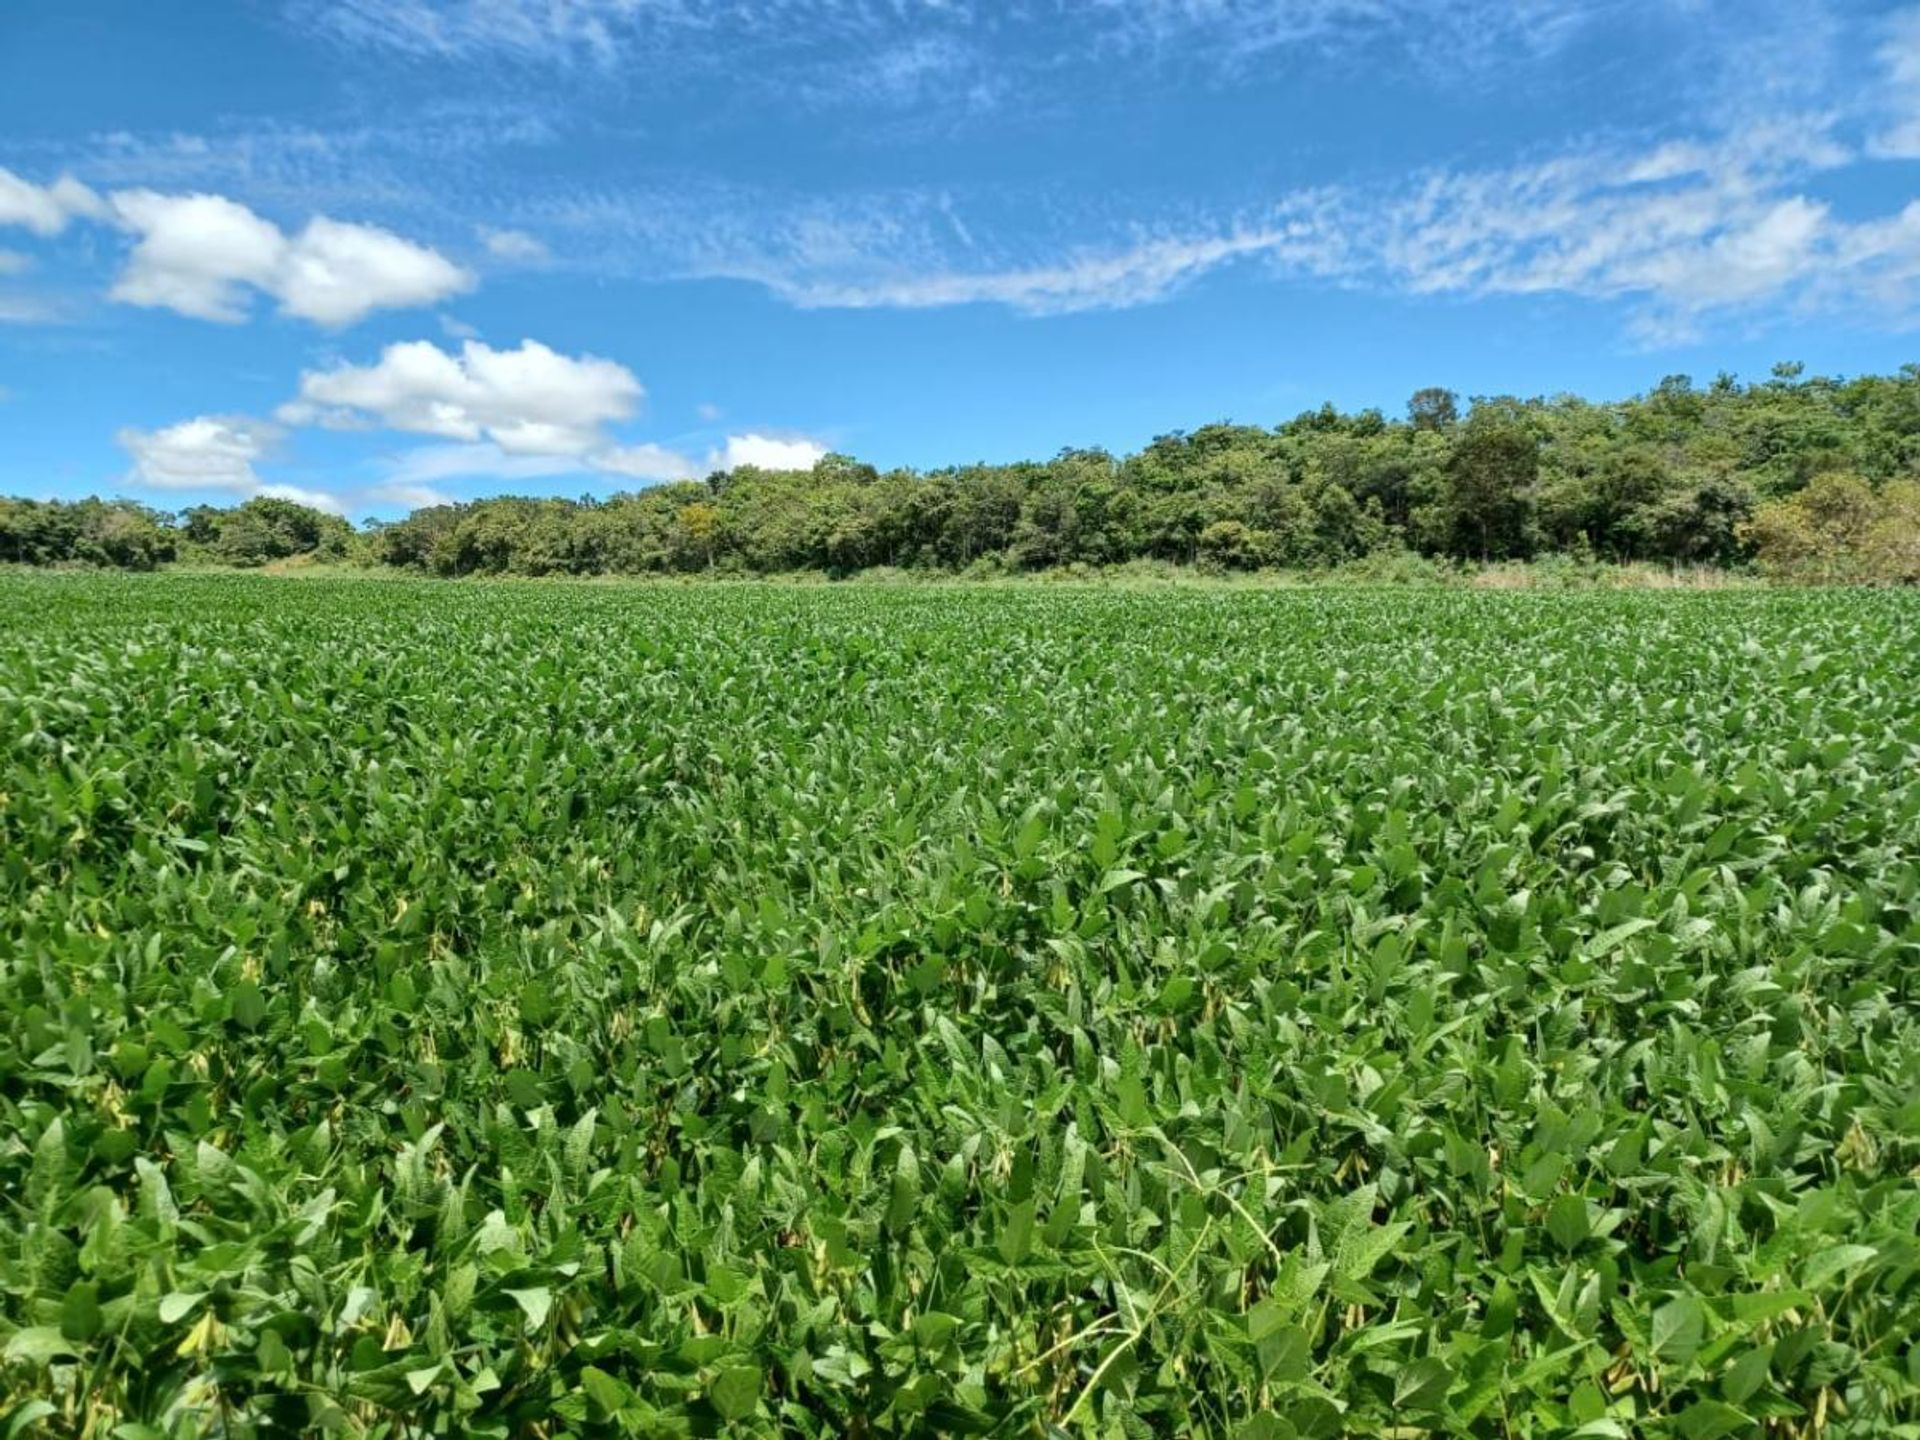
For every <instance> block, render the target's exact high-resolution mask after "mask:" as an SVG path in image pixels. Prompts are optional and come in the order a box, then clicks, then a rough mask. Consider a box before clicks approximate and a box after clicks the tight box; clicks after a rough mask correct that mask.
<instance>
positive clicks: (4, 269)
mask: <svg viewBox="0 0 1920 1440" xmlns="http://www.w3.org/2000/svg"><path fill="white" fill-rule="evenodd" d="M32 268H33V257H32V256H31V255H22V254H21V253H20V252H19V251H18V250H0V275H24V274H26V273H27V271H29V270H31V269H32Z"/></svg>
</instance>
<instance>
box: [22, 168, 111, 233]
mask: <svg viewBox="0 0 1920 1440" xmlns="http://www.w3.org/2000/svg"><path fill="white" fill-rule="evenodd" d="M104 213H105V207H104V206H103V205H102V203H101V200H100V197H99V196H98V195H96V194H94V193H93V191H91V190H89V189H88V188H87V187H86V186H85V185H82V184H81V183H80V182H79V181H78V180H75V179H74V178H73V177H72V176H71V175H62V176H61V177H60V178H59V179H58V180H56V181H54V182H53V184H51V185H36V184H34V183H33V182H32V181H30V180H23V179H22V178H21V177H20V176H18V175H16V174H14V173H13V172H12V171H11V170H8V169H5V168H4V167H0V225H22V226H25V227H26V228H27V229H29V230H31V231H33V233H34V234H36V235H58V234H59V233H60V232H61V231H62V230H64V229H66V228H67V222H68V221H69V220H73V219H75V218H89V219H97V218H99V217H101V216H102V215H103V214H104Z"/></svg>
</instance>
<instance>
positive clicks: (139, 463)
mask: <svg viewBox="0 0 1920 1440" xmlns="http://www.w3.org/2000/svg"><path fill="white" fill-rule="evenodd" d="M115 438H116V439H117V440H118V441H119V442H120V445H121V447H122V448H123V449H125V450H126V452H127V453H128V454H129V455H130V456H132V457H133V471H132V473H131V475H130V476H129V477H128V478H129V479H131V480H132V481H133V482H134V483H136V484H140V485H146V486H150V487H152V488H153V489H155V490H231V491H236V492H238V493H240V494H243V495H254V494H259V493H261V483H260V477H259V475H258V474H256V473H255V472H254V468H253V466H254V462H255V461H257V460H259V459H260V458H261V457H262V456H263V455H265V454H266V453H267V452H268V451H269V450H270V449H271V448H272V446H273V444H274V442H275V441H276V440H277V439H278V438H279V431H278V430H277V429H276V428H275V427H273V426H271V425H268V424H265V423H264V422H262V421H259V420H252V419H249V418H247V417H246V416H243V415H197V416H195V417H194V418H193V419H191V420H182V421H181V422H180V423H179V424H177V425H168V426H166V427H164V428H163V429H159V430H135V429H132V428H128V429H124V430H122V431H120V433H119V434H118V435H117V436H116V437H115Z"/></svg>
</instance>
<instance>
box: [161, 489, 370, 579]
mask: <svg viewBox="0 0 1920 1440" xmlns="http://www.w3.org/2000/svg"><path fill="white" fill-rule="evenodd" d="M186 529H187V535H188V538H189V539H191V540H193V541H194V542H196V543H197V544H200V545H203V546H205V547H206V553H207V555H208V556H209V557H210V558H213V559H215V560H219V561H223V562H224V563H226V564H228V565H236V566H240V567H242V568H245V567H250V566H255V565H265V564H266V563H267V562H268V561H271V560H285V559H287V558H289V557H291V556H295V555H312V556H316V557H318V558H322V559H335V560H337V559H340V558H342V557H344V556H345V555H346V553H347V543H348V541H349V540H350V539H351V537H352V535H353V527H352V526H351V525H349V524H348V523H347V522H346V521H345V520H343V519H341V518H340V517H339V516H338V515H329V514H327V513H326V512H325V511H324V510H316V509H314V508H313V507H312V506H310V505H301V504H297V503H296V502H294V501H292V500H281V499H276V498H274V497H272V496H266V495H259V496H255V497H254V498H253V499H251V500H248V501H245V502H243V503H242V504H239V505H236V506H234V507H233V508H232V509H230V510H221V509H217V508H215V507H213V506H210V505H202V506H196V507H195V508H194V509H192V510H190V511H188V512H187V526H186Z"/></svg>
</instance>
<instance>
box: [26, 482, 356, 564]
mask: <svg viewBox="0 0 1920 1440" xmlns="http://www.w3.org/2000/svg"><path fill="white" fill-rule="evenodd" d="M353 538H354V530H353V526H351V525H350V524H348V523H347V522H346V521H345V520H342V519H341V518H340V517H339V516H337V515H329V514H327V513H326V512H324V511H321V510H315V509H313V508H312V507H311V506H307V505H300V504H296V503H295V502H293V501H291V500H279V499H274V498H272V497H270V496H258V497H256V498H254V499H252V500H248V501H246V502H245V503H244V504H241V505H234V506H231V507H227V508H221V507H219V506H215V505H196V506H193V507H192V508H191V509H189V510H186V511H184V512H182V513H181V514H180V515H179V516H178V517H177V518H176V517H175V516H172V515H169V514H167V513H166V512H164V511H160V510H153V509H149V508H148V507H147V506H145V505H138V504H135V503H134V502H133V501H131V500H98V499H93V498H89V499H86V500H9V499H5V498H3V497H0V563H3V562H12V563H15V564H21V565H103V566H117V567H118V568H120V569H123V570H151V569H153V568H154V567H155V566H157V565H161V564H163V563H166V562H168V561H174V560H179V561H187V562H198V563H202V564H210V565H234V566H243V567H244V566H255V565H264V564H266V563H267V562H268V561H270V560H283V559H287V558H289V557H291V556H296V555H313V556H318V557H321V558H326V559H345V558H346V556H347V550H348V546H349V544H350V543H351V542H352V540H353Z"/></svg>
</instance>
